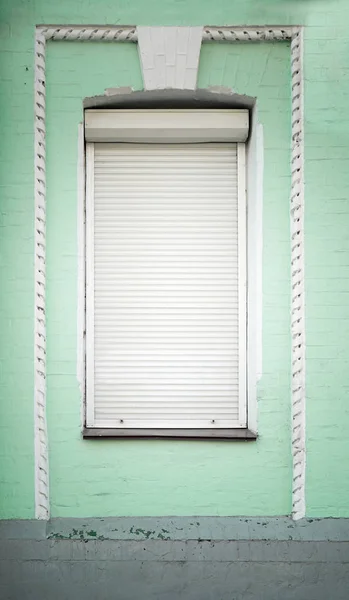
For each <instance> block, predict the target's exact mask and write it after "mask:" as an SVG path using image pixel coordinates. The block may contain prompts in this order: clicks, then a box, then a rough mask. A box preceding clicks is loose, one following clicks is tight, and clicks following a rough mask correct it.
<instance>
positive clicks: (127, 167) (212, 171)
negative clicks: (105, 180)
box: [95, 159, 237, 178]
mask: <svg viewBox="0 0 349 600" xmlns="http://www.w3.org/2000/svg"><path fill="white" fill-rule="evenodd" d="M144 165H145V163H144V161H139V162H134V163H133V164H131V163H130V162H129V163H126V162H123V163H120V162H119V161H118V160H117V159H116V160H115V161H108V162H107V161H104V162H102V163H95V177H97V178H99V177H104V176H105V175H108V176H110V174H114V173H115V174H116V175H120V176H122V177H126V176H127V175H128V174H129V173H132V176H135V177H139V176H146V177H154V176H156V178H158V177H165V176H166V175H174V176H177V174H178V167H179V166H180V169H181V176H184V177H188V176H191V175H193V176H195V177H196V176H197V173H198V171H203V172H204V173H205V175H207V176H208V175H212V176H213V177H214V178H215V177H218V175H220V174H222V175H224V176H226V177H237V170H236V169H234V168H232V167H231V164H230V163H229V160H227V159H225V162H222V161H218V160H216V161H215V167H212V161H209V160H206V161H196V162H194V161H193V162H191V161H190V160H182V161H176V160H172V161H171V162H168V163H167V164H166V163H161V161H159V162H158V164H157V165H156V166H154V164H152V163H151V162H149V164H148V166H144Z"/></svg>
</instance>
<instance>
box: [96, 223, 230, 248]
mask: <svg viewBox="0 0 349 600" xmlns="http://www.w3.org/2000/svg"><path fill="white" fill-rule="evenodd" d="M110 229H111V228H110ZM99 231H101V229H99ZM96 233H97V232H96ZM111 233H113V234H114V233H116V232H115V230H112V231H111ZM136 233H137V236H136V237H135V236H130V232H123V231H120V232H119V233H118V240H121V239H123V238H126V240H125V242H126V243H130V244H132V245H135V244H137V243H140V242H143V240H148V239H149V240H150V241H151V242H152V243H153V242H157V241H158V240H164V239H165V240H166V242H170V241H171V243H173V242H185V243H186V244H187V243H188V241H189V242H191V243H193V242H194V241H195V242H202V241H203V240H204V241H205V242H206V243H208V244H210V243H212V242H214V243H215V244H218V242H217V240H219V247H220V248H224V245H225V244H227V243H228V242H229V246H228V247H229V248H231V249H232V248H235V247H236V241H235V239H234V238H233V237H232V236H233V233H234V232H233V231H232V230H230V231H229V230H228V231H227V232H226V233H225V232H224V231H218V230H211V231H202V230H198V231H193V230H192V229H188V231H173V230H171V232H166V233H164V232H163V231H154V232H151V231H144V230H142V231H141V230H140V229H139V230H138V231H137V232H136ZM194 234H195V235H194ZM217 234H219V235H218V236H217ZM118 240H114V243H115V241H118ZM167 245H168V244H167Z"/></svg>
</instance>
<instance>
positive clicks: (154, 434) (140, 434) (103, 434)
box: [82, 427, 258, 442]
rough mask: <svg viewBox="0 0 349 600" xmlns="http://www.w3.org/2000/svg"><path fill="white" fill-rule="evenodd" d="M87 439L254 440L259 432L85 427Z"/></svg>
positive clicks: (84, 433) (247, 430) (248, 430)
mask: <svg viewBox="0 0 349 600" xmlns="http://www.w3.org/2000/svg"><path fill="white" fill-rule="evenodd" d="M82 435H83V437H84V438H85V439H97V438H118V439H125V438H131V439H158V440H159V439H206V440H209V439H214V440H232V441H233V440H236V441H239V440H240V441H245V442H249V441H254V440H256V439H257V437H258V436H257V434H256V433H254V432H253V431H251V430H250V429H245V428H244V429H242V428H241V429H107V428H98V427H85V428H84V430H83V434H82Z"/></svg>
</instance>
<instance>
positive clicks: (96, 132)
mask: <svg viewBox="0 0 349 600" xmlns="http://www.w3.org/2000/svg"><path fill="white" fill-rule="evenodd" d="M248 130H249V115H248V110H246V109H239V110H233V109H220V110H171V109H167V110H146V109H143V110H137V111H135V110H124V109H117V110H116V109H114V110H86V111H85V139H86V141H87V142H136V143H137V142H145V143H147V144H150V143H161V142H165V143H167V144H170V143H181V144H183V143H186V142H190V143H195V142H245V141H246V140H247V136H248Z"/></svg>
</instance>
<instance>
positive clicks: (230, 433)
mask: <svg viewBox="0 0 349 600" xmlns="http://www.w3.org/2000/svg"><path fill="white" fill-rule="evenodd" d="M212 141H214V140H212ZM232 142H233V140H232ZM94 143H98V142H87V143H86V145H85V151H86V153H85V216H86V220H85V224H84V229H85V241H86V244H85V267H86V270H85V286H84V287H85V319H86V343H85V348H84V358H85V398H84V400H85V402H84V405H85V411H84V429H83V435H84V437H97V438H98V437H120V438H124V437H133V438H142V437H146V438H213V439H217V438H218V439H245V440H248V439H256V437H257V433H256V431H255V430H250V429H249V427H248V425H249V423H248V420H249V414H248V413H249V404H250V403H249V398H248V368H249V365H248V360H249V357H248V347H247V346H248V337H249V336H248V331H247V329H248V322H249V319H248V308H249V304H250V303H249V299H248V281H247V274H248V262H249V257H248V252H249V242H248V229H249V227H248V220H247V189H246V183H247V160H246V149H247V148H248V143H246V142H234V143H236V144H237V153H238V249H239V260H238V270H239V282H240V283H239V300H238V302H239V426H238V427H233V428H227V429H223V428H220V429H219V428H212V429H211V428H210V429H204V428H200V429H199V428H192V429H189V428H188V429H187V428H185V429H184V428H183V429H176V428H168V429H167V428H166V429H160V428H159V429H157V428H156V429H154V428H151V429H150V428H137V429H133V428H121V427H120V428H119V427H100V426H98V425H96V424H95V421H94V395H93V390H94V355H93V345H94V335H93V332H94V302H93V287H94V286H93V284H94V281H93V268H92V267H93V263H94V256H93V241H94V234H93V207H94V204H93V203H94V198H93V195H94V194H93V187H94V172H93V168H91V166H92V167H93V162H94ZM87 248H89V249H90V251H89V252H87ZM91 346H92V348H91Z"/></svg>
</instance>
